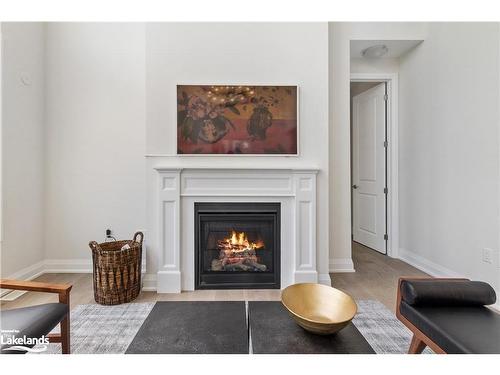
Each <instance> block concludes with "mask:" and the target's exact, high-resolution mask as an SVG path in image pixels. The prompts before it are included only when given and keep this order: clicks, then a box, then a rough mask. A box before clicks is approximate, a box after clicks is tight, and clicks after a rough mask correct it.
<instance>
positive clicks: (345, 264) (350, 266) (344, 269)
mask: <svg viewBox="0 0 500 375" xmlns="http://www.w3.org/2000/svg"><path fill="white" fill-rule="evenodd" d="M328 266H329V270H330V272H331V273H348V272H356V270H355V269H354V263H353V261H352V259H351V258H331V259H330V261H329V264H328Z"/></svg>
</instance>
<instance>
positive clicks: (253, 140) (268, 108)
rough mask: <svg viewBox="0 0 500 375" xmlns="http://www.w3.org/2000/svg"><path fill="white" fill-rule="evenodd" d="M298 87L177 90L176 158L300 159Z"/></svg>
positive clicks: (208, 86) (228, 87) (188, 88)
mask: <svg viewBox="0 0 500 375" xmlns="http://www.w3.org/2000/svg"><path fill="white" fill-rule="evenodd" d="M297 108H298V88H297V86H249V85H241V86H225V85H216V86H211V85H178V86H177V154H179V155H297V154H298V110H297Z"/></svg>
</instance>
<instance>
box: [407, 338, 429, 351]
mask: <svg viewBox="0 0 500 375" xmlns="http://www.w3.org/2000/svg"><path fill="white" fill-rule="evenodd" d="M426 346H427V345H425V343H424V342H423V341H422V340H420V339H419V338H418V337H417V335H415V334H414V335H413V337H412V338H411V343H410V349H408V354H420V353H422V351H423V350H424V349H425V347H426Z"/></svg>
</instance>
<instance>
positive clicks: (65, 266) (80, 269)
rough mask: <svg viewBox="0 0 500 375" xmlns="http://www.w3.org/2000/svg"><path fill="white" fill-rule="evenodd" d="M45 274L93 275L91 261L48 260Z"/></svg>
mask: <svg viewBox="0 0 500 375" xmlns="http://www.w3.org/2000/svg"><path fill="white" fill-rule="evenodd" d="M44 271H45V272H44V273H91V272H92V260H91V259H46V260H45V269H44Z"/></svg>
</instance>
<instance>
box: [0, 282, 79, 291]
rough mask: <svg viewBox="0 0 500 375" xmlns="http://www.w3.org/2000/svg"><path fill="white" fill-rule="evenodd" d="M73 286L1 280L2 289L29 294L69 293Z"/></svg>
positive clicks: (0, 286)
mask: <svg viewBox="0 0 500 375" xmlns="http://www.w3.org/2000/svg"><path fill="white" fill-rule="evenodd" d="M72 287H73V286H72V285H70V284H50V283H40V282H37V281H19V280H8V279H2V280H0V288H1V289H12V290H25V291H29V292H44V293H58V294H61V293H63V294H65V293H69V292H70V290H71V288H72Z"/></svg>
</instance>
